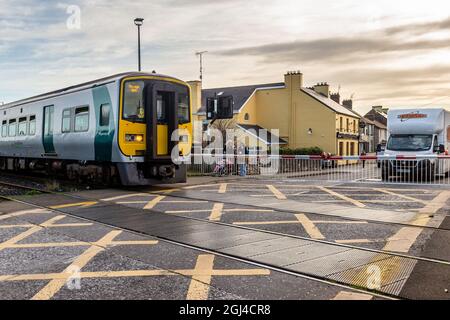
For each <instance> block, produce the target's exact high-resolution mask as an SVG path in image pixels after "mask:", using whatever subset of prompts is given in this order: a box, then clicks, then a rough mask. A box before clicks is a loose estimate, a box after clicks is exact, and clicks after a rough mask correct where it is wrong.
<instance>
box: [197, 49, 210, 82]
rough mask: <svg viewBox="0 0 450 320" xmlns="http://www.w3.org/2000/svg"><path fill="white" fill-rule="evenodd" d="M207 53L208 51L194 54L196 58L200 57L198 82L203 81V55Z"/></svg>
mask: <svg viewBox="0 0 450 320" xmlns="http://www.w3.org/2000/svg"><path fill="white" fill-rule="evenodd" d="M205 53H208V51H198V52H196V53H195V55H196V56H198V57H200V81H202V80H203V55H204V54H205Z"/></svg>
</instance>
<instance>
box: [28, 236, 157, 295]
mask: <svg viewBox="0 0 450 320" xmlns="http://www.w3.org/2000/svg"><path fill="white" fill-rule="evenodd" d="M121 233H122V231H120V230H114V231H111V232H109V233H108V234H107V235H105V236H104V237H103V238H101V239H100V240H99V241H97V242H94V243H92V244H91V245H90V247H89V248H88V249H86V250H85V251H84V252H83V253H82V254H81V255H79V256H78V257H77V258H76V259H75V260H74V261H73V262H72V263H71V264H70V265H69V266H68V267H67V268H66V269H65V270H64V271H63V272H61V274H60V276H59V277H58V278H54V279H52V280H51V281H50V282H49V283H48V284H47V285H46V286H45V287H44V288H42V289H41V290H40V291H39V292H38V293H36V294H35V295H34V296H33V298H32V299H33V300H47V299H51V298H52V297H53V296H54V295H55V294H56V293H57V292H58V291H59V290H60V289H61V288H62V287H63V286H64V284H66V282H67V280H68V279H69V278H70V277H71V276H72V272H73V270H74V268H76V269H78V270H80V269H81V268H83V267H84V266H86V264H88V263H89V261H91V260H92V259H93V258H94V257H95V256H96V255H97V254H99V253H100V252H102V251H103V250H105V249H106V247H108V246H111V245H123V244H157V243H158V241H156V240H153V241H114V239H115V238H116V237H117V236H119V235H120V234H121Z"/></svg>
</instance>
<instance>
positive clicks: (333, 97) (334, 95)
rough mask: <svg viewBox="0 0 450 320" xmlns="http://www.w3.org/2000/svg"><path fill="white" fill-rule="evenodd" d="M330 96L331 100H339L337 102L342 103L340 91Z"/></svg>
mask: <svg viewBox="0 0 450 320" xmlns="http://www.w3.org/2000/svg"><path fill="white" fill-rule="evenodd" d="M330 98H331V100H333V101H334V102H337V103H339V104H341V95H340V93H339V92H336V93H332V94H330Z"/></svg>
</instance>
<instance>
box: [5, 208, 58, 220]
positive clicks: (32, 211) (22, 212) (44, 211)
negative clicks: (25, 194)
mask: <svg viewBox="0 0 450 320" xmlns="http://www.w3.org/2000/svg"><path fill="white" fill-rule="evenodd" d="M31 213H50V211H49V210H47V209H34V210H21V211H17V212H13V213H9V214H4V215H2V216H0V220H6V219H9V218H13V217H19V216H23V215H26V214H31Z"/></svg>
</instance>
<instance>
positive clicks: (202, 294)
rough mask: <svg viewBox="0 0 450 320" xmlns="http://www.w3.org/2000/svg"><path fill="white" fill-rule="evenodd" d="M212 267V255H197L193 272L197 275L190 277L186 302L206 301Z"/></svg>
mask: <svg viewBox="0 0 450 320" xmlns="http://www.w3.org/2000/svg"><path fill="white" fill-rule="evenodd" d="M213 267H214V256H213V255H203V254H202V255H199V256H198V259H197V264H196V265H195V270H196V271H197V272H198V273H199V274H197V275H194V276H193V277H192V280H191V283H190V285H189V289H188V292H187V296H186V300H206V299H208V293H209V285H210V283H211V278H212V277H211V271H212V269H213Z"/></svg>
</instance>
